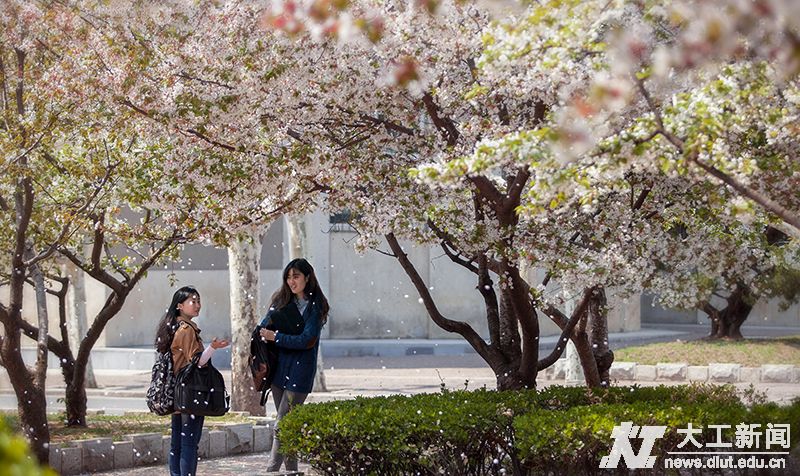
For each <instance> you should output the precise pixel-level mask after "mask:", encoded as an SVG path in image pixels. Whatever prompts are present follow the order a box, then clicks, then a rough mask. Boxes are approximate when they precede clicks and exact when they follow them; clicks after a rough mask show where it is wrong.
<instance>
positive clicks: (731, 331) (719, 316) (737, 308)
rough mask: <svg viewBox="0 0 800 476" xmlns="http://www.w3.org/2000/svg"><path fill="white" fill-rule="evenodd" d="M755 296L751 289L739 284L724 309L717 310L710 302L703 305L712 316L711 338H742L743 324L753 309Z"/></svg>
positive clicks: (704, 309)
mask: <svg viewBox="0 0 800 476" xmlns="http://www.w3.org/2000/svg"><path fill="white" fill-rule="evenodd" d="M753 304H754V297H753V295H752V293H751V292H750V290H749V289H748V288H747V287H746V286H744V285H742V284H737V285H736V288H735V289H734V290H733V292H731V294H730V296H728V298H727V305H726V306H725V308H724V309H722V310H717V309H716V308H714V307H713V306H711V305H710V304H708V303H704V305H703V306H702V307H701V308H702V309H703V311H705V312H706V314H708V316H709V317H710V318H711V332H710V333H709V336H708V337H709V339H712V340H714V339H731V340H742V339H744V336H743V335H742V330H741V328H742V324H744V321H746V320H747V318H748V317H749V316H750V311H752V310H753Z"/></svg>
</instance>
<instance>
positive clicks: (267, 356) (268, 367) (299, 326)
mask: <svg viewBox="0 0 800 476" xmlns="http://www.w3.org/2000/svg"><path fill="white" fill-rule="evenodd" d="M309 305H310V304H309ZM304 326H305V322H304V321H303V316H302V315H301V314H300V311H299V310H298V309H297V305H296V304H295V303H293V302H290V303H289V304H287V305H286V306H284V307H283V308H281V309H278V310H276V311H274V312H273V313H272V314H271V315H270V320H269V322H268V323H267V325H266V326H265V327H263V328H264V329H269V330H273V331H279V332H282V333H284V334H293V335H298V334H302V333H303V327H304ZM261 329H262V327H261V326H260V325H259V326H256V328H255V330H254V331H253V333H252V334H251V335H250V359H249V365H250V374H251V375H252V376H253V388H254V389H255V391H256V392H259V393H261V405H264V404H265V403H266V402H267V395H269V389H270V385H272V380H273V379H274V378H275V370H276V368H277V365H278V348H277V346H276V345H275V343H274V342H264V341H263V340H261V334H260V331H261Z"/></svg>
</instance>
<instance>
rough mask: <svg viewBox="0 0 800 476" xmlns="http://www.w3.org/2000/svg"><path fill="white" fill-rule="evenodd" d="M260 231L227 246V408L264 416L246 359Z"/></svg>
mask: <svg viewBox="0 0 800 476" xmlns="http://www.w3.org/2000/svg"><path fill="white" fill-rule="evenodd" d="M263 235H264V233H263V231H261V230H253V232H252V233H251V235H250V236H248V237H244V238H240V239H235V240H233V241H232V242H231V243H230V245H228V263H229V266H228V269H229V274H230V286H231V375H232V376H231V380H232V383H231V409H233V410H236V411H246V412H250V414H251V415H264V414H265V409H264V407H263V406H262V405H260V404H259V398H260V395H259V393H258V392H256V391H255V389H254V388H253V379H252V377H251V375H250V369H249V367H248V360H249V357H250V335H251V333H252V332H253V329H254V328H255V326H256V324H257V323H258V321H259V319H258V317H259V316H258V300H259V271H260V270H261V239H262V238H263Z"/></svg>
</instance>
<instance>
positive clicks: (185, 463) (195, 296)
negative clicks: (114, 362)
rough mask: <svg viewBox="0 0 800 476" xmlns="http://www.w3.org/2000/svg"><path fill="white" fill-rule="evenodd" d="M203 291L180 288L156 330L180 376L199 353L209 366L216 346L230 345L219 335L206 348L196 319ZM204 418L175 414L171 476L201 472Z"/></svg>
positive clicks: (162, 348) (161, 348) (162, 349)
mask: <svg viewBox="0 0 800 476" xmlns="http://www.w3.org/2000/svg"><path fill="white" fill-rule="evenodd" d="M200 307H201V306H200V293H198V292H197V290H196V289H195V288H193V287H191V286H184V287H182V288H180V289H178V290H177V291H176V292H175V294H174V295H173V296H172V303H171V304H170V306H169V308H168V309H167V312H166V313H165V314H164V317H163V318H162V319H161V322H160V323H159V325H158V329H157V330H156V348H157V349H158V351H159V352H166V351H167V350H170V351H171V352H172V363H173V367H172V368H173V370H174V372H175V374H176V375H177V374H178V373H179V372H180V370H181V369H182V368H183V367H185V366H186V365H188V364H189V362H191V361H192V358H194V356H195V355H197V354H198V353H201V357H200V361H199V365H200V366H201V367H202V366H203V365H206V364H207V363H208V361H209V360H210V359H211V355H212V354H213V353H214V351H215V350H216V349H221V348H223V347H227V345H228V341H226V340H224V339H222V340H217V338H216V337H215V338H214V339H213V340H212V341H211V344H210V345H209V347H208V348H206V349H205V350H204V349H203V340H202V339H200V329H199V328H198V327H197V324H195V323H194V322H192V319H194V318H195V317H197V316H198V315H199V314H200ZM204 419H205V418H204V417H203V416H201V415H190V414H186V413H179V412H175V413H174V414H173V415H172V440H171V446H170V452H169V472H170V475H171V476H194V475H196V474H197V446H198V444H199V443H200V434H201V433H202V432H203V421H204Z"/></svg>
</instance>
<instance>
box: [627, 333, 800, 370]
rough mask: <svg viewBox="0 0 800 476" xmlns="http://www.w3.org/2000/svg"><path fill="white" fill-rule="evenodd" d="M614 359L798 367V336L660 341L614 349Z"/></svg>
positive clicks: (799, 361) (651, 363)
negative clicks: (740, 339) (735, 339)
mask: <svg viewBox="0 0 800 476" xmlns="http://www.w3.org/2000/svg"><path fill="white" fill-rule="evenodd" d="M614 360H615V361H617V362H637V363H639V364H647V365H654V364H657V363H659V362H686V363H688V364H689V365H708V364H709V363H737V364H742V365H743V366H745V367H759V366H761V365H764V364H792V365H798V366H800V335H795V336H788V337H780V338H775V339H745V340H743V341H724V340H723V341H704V340H694V341H688V342H681V341H676V342H662V343H658V344H648V345H642V346H638V347H627V348H624V349H619V350H616V349H614Z"/></svg>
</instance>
